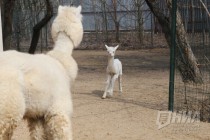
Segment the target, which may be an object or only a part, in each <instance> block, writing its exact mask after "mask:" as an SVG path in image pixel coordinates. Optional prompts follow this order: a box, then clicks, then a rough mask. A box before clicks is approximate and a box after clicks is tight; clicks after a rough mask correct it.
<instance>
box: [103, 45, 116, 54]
mask: <svg viewBox="0 0 210 140" xmlns="http://www.w3.org/2000/svg"><path fill="white" fill-rule="evenodd" d="M105 47H106V49H107V52H108V55H109V56H112V57H114V55H115V52H116V50H117V48H118V47H119V45H117V46H115V47H109V46H107V45H105Z"/></svg>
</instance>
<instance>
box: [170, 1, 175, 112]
mask: <svg viewBox="0 0 210 140" xmlns="http://www.w3.org/2000/svg"><path fill="white" fill-rule="evenodd" d="M176 11H177V0H172V19H171V49H170V78H169V102H168V110H169V111H174V77H175V59H176V58H175V57H176Z"/></svg>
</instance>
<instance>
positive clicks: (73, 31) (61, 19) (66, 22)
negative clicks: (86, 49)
mask: <svg viewBox="0 0 210 140" xmlns="http://www.w3.org/2000/svg"><path fill="white" fill-rule="evenodd" d="M60 32H63V33H65V34H66V35H67V36H68V37H69V38H70V39H71V41H72V43H73V44H74V47H77V46H78V45H79V44H80V43H81V41H82V37H83V26H82V14H81V6H78V7H70V6H59V7H58V15H57V17H56V18H55V20H54V21H53V24H52V30H51V34H52V38H53V41H54V42H55V41H56V40H57V37H58V34H59V33H60Z"/></svg>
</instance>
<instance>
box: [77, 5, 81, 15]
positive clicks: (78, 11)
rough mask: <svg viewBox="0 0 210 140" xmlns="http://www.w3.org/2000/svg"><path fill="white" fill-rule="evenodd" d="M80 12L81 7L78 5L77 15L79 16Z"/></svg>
mask: <svg viewBox="0 0 210 140" xmlns="http://www.w3.org/2000/svg"><path fill="white" fill-rule="evenodd" d="M81 11H82V6H81V5H79V6H78V7H77V13H78V14H80V13H81Z"/></svg>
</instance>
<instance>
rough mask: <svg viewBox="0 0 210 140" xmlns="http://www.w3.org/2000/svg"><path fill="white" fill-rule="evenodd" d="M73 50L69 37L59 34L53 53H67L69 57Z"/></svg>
mask: <svg viewBox="0 0 210 140" xmlns="http://www.w3.org/2000/svg"><path fill="white" fill-rule="evenodd" d="M73 49H74V45H73V41H72V40H71V39H70V38H69V36H67V35H66V34H65V33H63V32H61V33H59V34H58V38H57V40H56V42H55V47H54V49H53V51H59V52H61V53H68V55H71V54H72V51H73Z"/></svg>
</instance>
